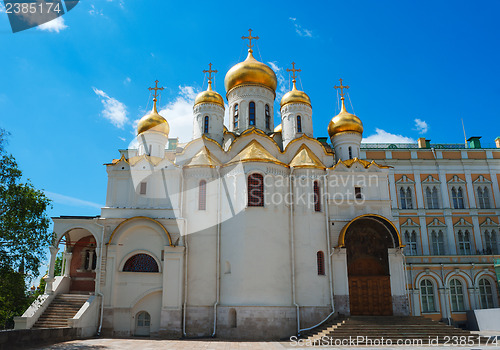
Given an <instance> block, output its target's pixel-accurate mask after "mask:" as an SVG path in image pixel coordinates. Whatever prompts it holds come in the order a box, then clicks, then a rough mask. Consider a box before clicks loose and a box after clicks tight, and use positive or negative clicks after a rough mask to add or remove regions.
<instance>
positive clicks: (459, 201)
mask: <svg viewBox="0 0 500 350" xmlns="http://www.w3.org/2000/svg"><path fill="white" fill-rule="evenodd" d="M451 198H452V200H453V208H455V209H464V208H465V206H464V193H463V190H462V187H458V188H455V186H453V187H452V188H451Z"/></svg>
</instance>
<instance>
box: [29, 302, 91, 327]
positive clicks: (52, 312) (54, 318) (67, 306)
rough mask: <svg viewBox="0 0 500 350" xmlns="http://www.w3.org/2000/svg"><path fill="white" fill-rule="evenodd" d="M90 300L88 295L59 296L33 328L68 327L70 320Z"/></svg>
mask: <svg viewBox="0 0 500 350" xmlns="http://www.w3.org/2000/svg"><path fill="white" fill-rule="evenodd" d="M88 298H89V295H88V294H87V295H85V294H59V295H57V296H56V297H55V298H54V300H52V302H51V303H50V305H49V306H48V307H47V309H46V310H45V311H44V312H43V314H42V315H41V316H40V318H39V319H38V320H37V321H36V322H35V324H34V325H33V327H32V328H61V327H68V319H70V318H73V316H75V315H76V313H77V312H78V310H80V308H81V307H82V306H83V304H84V303H85V302H86V301H87V299H88Z"/></svg>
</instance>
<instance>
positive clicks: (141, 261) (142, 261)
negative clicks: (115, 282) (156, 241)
mask: <svg viewBox="0 0 500 350" xmlns="http://www.w3.org/2000/svg"><path fill="white" fill-rule="evenodd" d="M123 271H124V272H159V269H158V264H157V263H156V260H155V259H154V258H153V257H152V256H151V255H148V254H144V253H140V254H136V255H134V256H132V257H130V258H129V259H128V260H127V262H126V263H125V265H123Z"/></svg>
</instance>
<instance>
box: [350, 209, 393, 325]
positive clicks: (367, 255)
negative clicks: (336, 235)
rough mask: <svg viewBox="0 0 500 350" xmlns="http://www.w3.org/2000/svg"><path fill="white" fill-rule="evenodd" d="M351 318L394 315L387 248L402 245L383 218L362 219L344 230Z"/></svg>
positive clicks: (354, 221)
mask: <svg viewBox="0 0 500 350" xmlns="http://www.w3.org/2000/svg"><path fill="white" fill-rule="evenodd" d="M341 235H343V236H342V237H341V238H342V239H343V240H344V242H343V243H344V246H345V248H346V251H347V274H348V280H349V307H350V312H351V315H367V316H368V315H380V316H390V315H392V313H393V307H392V294H391V280H390V273H389V257H388V249H389V248H395V247H398V246H399V245H400V240H399V235H398V234H397V231H396V229H395V228H394V226H392V224H390V222H389V221H388V220H387V219H385V218H383V217H380V216H375V215H373V216H368V215H367V216H362V217H359V218H357V219H355V220H353V221H351V222H350V223H349V224H348V225H346V227H345V228H344V230H343V232H342V233H341Z"/></svg>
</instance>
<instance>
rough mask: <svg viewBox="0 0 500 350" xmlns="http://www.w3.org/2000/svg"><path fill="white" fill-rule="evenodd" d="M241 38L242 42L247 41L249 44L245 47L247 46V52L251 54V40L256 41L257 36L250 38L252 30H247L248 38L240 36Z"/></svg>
mask: <svg viewBox="0 0 500 350" xmlns="http://www.w3.org/2000/svg"><path fill="white" fill-rule="evenodd" d="M241 38H242V39H243V40H245V39H248V41H249V42H250V43H249V44H247V46H248V52H250V53H252V52H253V50H252V47H253V45H252V39H253V40H258V39H259V37H258V36H252V29H249V30H248V36H242V37H241Z"/></svg>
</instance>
